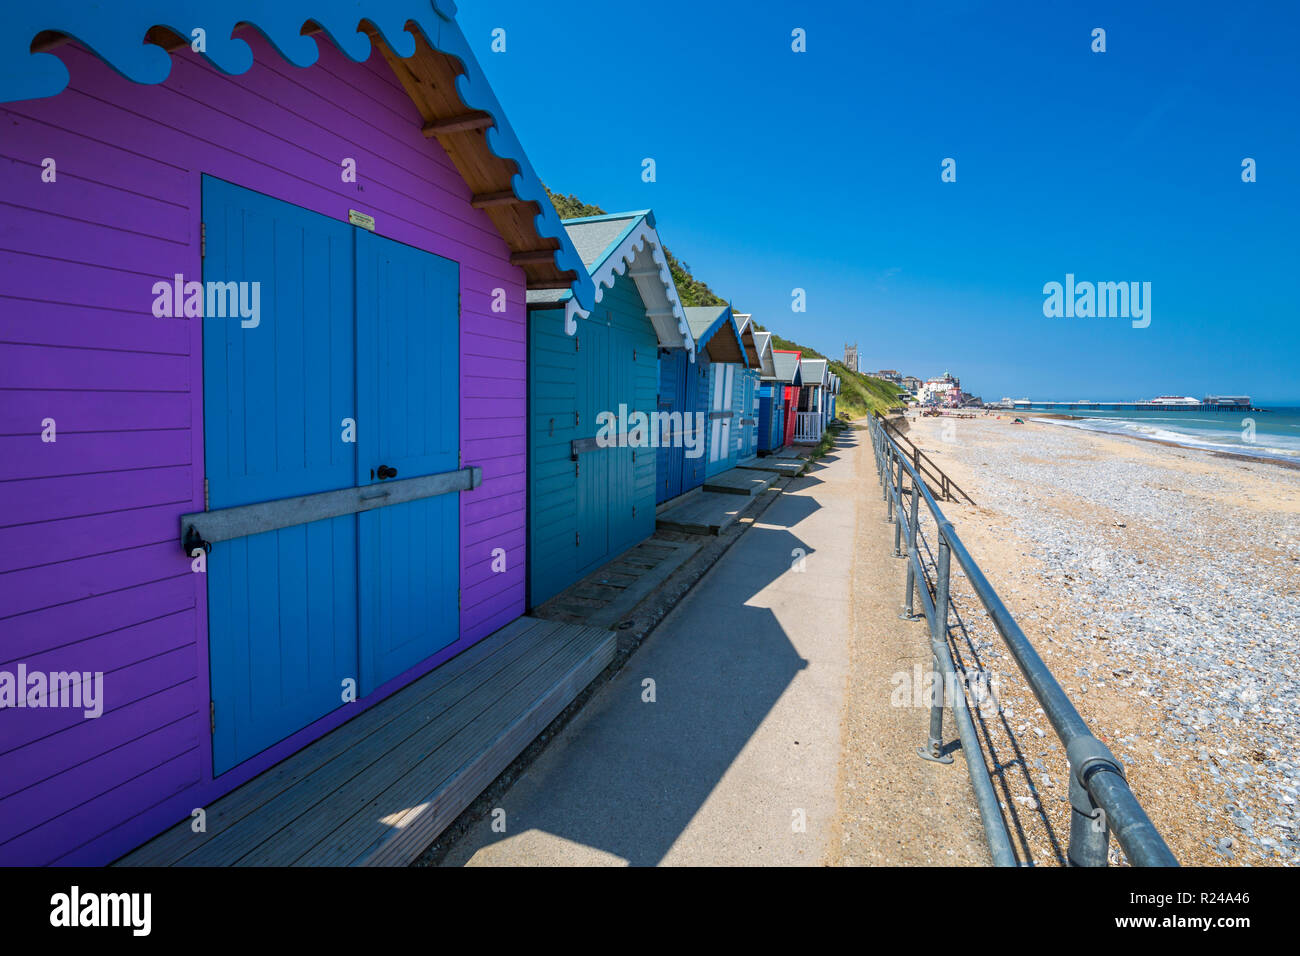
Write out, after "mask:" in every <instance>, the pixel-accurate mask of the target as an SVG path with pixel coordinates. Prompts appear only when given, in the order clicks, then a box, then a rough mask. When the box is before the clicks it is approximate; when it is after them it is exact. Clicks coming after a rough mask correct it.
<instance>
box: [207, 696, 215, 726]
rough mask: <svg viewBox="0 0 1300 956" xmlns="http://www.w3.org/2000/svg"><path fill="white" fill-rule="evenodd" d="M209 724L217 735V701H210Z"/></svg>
mask: <svg viewBox="0 0 1300 956" xmlns="http://www.w3.org/2000/svg"><path fill="white" fill-rule="evenodd" d="M208 724H209V725H210V726H211V728H212V732H213V733H214V734H215V733H216V732H217V702H216V701H215V700H210V701H208Z"/></svg>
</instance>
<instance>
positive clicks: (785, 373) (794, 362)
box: [772, 349, 803, 385]
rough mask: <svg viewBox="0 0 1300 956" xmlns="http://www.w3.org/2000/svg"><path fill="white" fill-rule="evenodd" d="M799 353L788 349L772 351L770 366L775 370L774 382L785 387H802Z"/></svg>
mask: <svg viewBox="0 0 1300 956" xmlns="http://www.w3.org/2000/svg"><path fill="white" fill-rule="evenodd" d="M800 355H801V353H799V352H792V351H789V350H788V349H773V350H772V365H773V366H775V368H776V380H777V381H778V382H781V383H782V384H785V385H802V384H803V368H802V363H801V362H800V358H799V357H800Z"/></svg>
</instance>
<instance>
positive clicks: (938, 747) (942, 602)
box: [868, 415, 1178, 866]
mask: <svg viewBox="0 0 1300 956" xmlns="http://www.w3.org/2000/svg"><path fill="white" fill-rule="evenodd" d="M868 422H869V424H868V428H869V431H870V435H871V440H872V445H873V448H874V450H875V456H876V472H877V475H878V476H879V478H880V483H881V489H882V492H881V497H882V499H883V500H884V501H885V502H886V504H887V509H888V520H889V521H890V522H892V523H893V525H894V555H895V556H896V557H903V558H906V559H907V583H906V585H905V592H904V595H905V596H904V610H903V615H902V616H903V617H904V618H905V619H907V620H916V619H917V617H916V615H915V614H914V613H913V609H914V607H915V603H916V600H917V599H919V600H920V603H921V607H922V609H923V611H924V613H925V618H926V620H927V621H928V622H929V626H930V650H931V652H932V654H933V656H934V667H935V671H936V673H937V674H941V675H943V678H944V680H943V684H942V686H943V687H944V688H948V687H952V688H955V690H954V692H953V693H952V694H951V695H950V696H951V707H952V710H953V719H954V722H955V723H956V725H957V733H958V736H959V738H960V739H961V749H962V753H963V754H964V755H965V757H966V765H967V767H968V768H969V771H970V779H971V787H972V789H973V790H974V791H975V801H976V804H977V807H978V809H979V814H980V819H981V821H982V822H983V824H984V832H985V836H986V838H987V839H988V844H989V850H990V852H991V853H992V854H993V862H994V864H996V865H998V866H1015V865H1016V855H1015V851H1014V849H1013V848H1012V844H1011V836H1010V833H1009V832H1008V830H1007V825H1006V821H1005V820H1004V819H1003V816H1002V813H1001V808H1000V806H999V803H998V798H997V795H996V793H995V792H994V789H993V781H992V778H991V776H990V774H989V770H988V767H987V765H986V764H985V762H984V752H983V749H982V748H981V747H980V745H979V740H978V738H977V737H976V734H975V725H974V722H973V720H972V719H971V714H970V708H969V705H968V703H967V701H966V692H965V680H964V678H965V674H963V675H962V677H963V680H960V681H959V680H958V679H957V678H958V674H957V665H956V663H955V662H954V659H953V655H952V651H951V648H950V647H949V644H948V616H949V615H948V612H949V594H948V589H949V575H950V571H951V563H952V558H953V556H954V555H955V556H956V558H957V563H958V565H959V566H960V567H961V569H962V570H963V571H964V572H965V573H966V578H967V580H968V581H969V582H970V585H971V587H972V588H973V589H974V591H975V594H976V595H977V596H978V597H979V599H980V601H981V603H982V604H983V605H984V608H985V610H986V611H988V614H989V618H990V619H991V620H992V622H993V625H994V627H996V628H997V631H998V633H999V634H1000V635H1001V636H1002V640H1003V641H1004V642H1005V643H1006V646H1007V649H1008V650H1009V651H1010V652H1011V656H1012V657H1013V658H1015V661H1016V664H1017V665H1018V666H1019V668H1020V671H1021V673H1022V674H1024V676H1025V680H1026V682H1027V683H1028V684H1029V688H1030V690H1031V691H1032V692H1033V695H1034V697H1035V698H1036V699H1037V700H1038V704H1039V706H1041V707H1042V708H1043V713H1044V715H1045V716H1046V718H1047V720H1048V721H1049V722H1050V723H1051V725H1052V728H1053V729H1054V730H1055V731H1056V734H1057V736H1058V737H1059V738H1060V740H1061V743H1062V744H1063V745H1064V746H1065V753H1066V759H1067V760H1068V761H1069V765H1070V782H1069V786H1070V808H1071V809H1070V843H1069V849H1068V851H1067V853H1066V857H1067V860H1068V862H1069V863H1070V865H1071V866H1105V865H1106V864H1107V862H1108V861H1107V849H1108V846H1109V841H1110V835H1111V833H1114V834H1115V838H1116V840H1117V841H1118V842H1119V845H1120V846H1121V847H1123V849H1124V853H1125V854H1126V855H1127V856H1128V859H1129V860H1130V861H1131V862H1132V863H1133V864H1134V865H1136V866H1177V865H1178V861H1177V859H1175V857H1174V855H1173V853H1172V852H1171V851H1170V849H1169V847H1168V846H1167V845H1166V844H1165V841H1164V838H1163V837H1161V836H1160V832H1159V831H1158V830H1157V829H1156V828H1155V824H1153V823H1152V822H1151V820H1150V818H1149V817H1148V816H1147V814H1146V811H1144V810H1143V809H1142V806H1141V804H1139V803H1138V801H1137V797H1135V796H1134V795H1133V791H1132V790H1131V789H1129V785H1128V781H1127V780H1126V779H1125V777H1124V767H1123V765H1122V764H1121V763H1120V762H1119V760H1118V759H1116V758H1115V756H1114V755H1113V754H1112V753H1111V752H1110V750H1109V749H1108V748H1107V747H1106V745H1105V744H1103V743H1102V742H1101V741H1100V740H1098V739H1097V738H1096V737H1095V736H1093V734H1092V732H1091V731H1090V730H1089V729H1088V725H1087V723H1086V722H1085V721H1084V719H1083V717H1082V715H1080V713H1079V711H1078V710H1076V709H1075V706H1074V704H1072V703H1071V702H1070V699H1069V697H1067V696H1066V694H1065V690H1064V689H1063V688H1062V687H1061V685H1060V684H1059V683H1057V680H1056V678H1055V677H1053V676H1052V672H1051V671H1050V670H1048V667H1047V665H1046V664H1045V663H1044V662H1043V659H1042V658H1041V657H1040V656H1039V655H1038V652H1037V651H1036V650H1034V647H1033V645H1032V644H1031V643H1030V642H1029V639H1028V638H1027V637H1026V636H1025V633H1024V631H1022V630H1021V629H1020V625H1019V624H1017V623H1016V622H1015V619H1014V618H1013V617H1012V616H1011V612H1010V611H1009V610H1007V606H1006V605H1005V604H1003V603H1002V599H1001V598H999V597H998V595H997V592H996V591H994V590H993V585H991V584H990V583H989V581H988V578H986V577H985V576H984V573H983V572H982V571H981V570H980V568H979V565H977V564H976V563H975V559H974V558H973V557H971V554H970V552H969V551H967V550H966V547H965V545H963V544H962V543H961V539H960V538H958V537H957V532H956V531H955V530H954V529H953V526H952V524H951V523H949V521H948V519H947V518H945V517H944V515H943V512H942V511H941V510H940V509H939V506H938V504H936V503H935V500H934V497H933V496H932V495H931V494H930V491H929V489H928V488H926V486H925V482H924V481H923V480H922V479H921V477H920V475H919V474H918V472H917V469H916V468H915V467H914V466H913V464H912V462H911V461H910V460H909V456H908V454H907V453H906V452H905V451H903V449H902V448H901V447H900V446H899V445H898V443H897V442H896V441H895V440H894V438H893V437H892V436H891V435H890V434H889V432H888V431H887V430H886V429H885V428H884V427H883V426H882V421H881V419H880V418H878V417H877V416H874V415H872V416H870V418H869V419H868ZM904 476H907V478H909V479H910V489H907V490H908V495H907V499H910V500H907V499H905V497H904V492H905V488H904ZM922 499H924V501H925V506H926V508H927V509H929V512H930V515H931V517H932V518H933V519H934V523H935V528H936V537H937V539H938V540H937V554H935V556H934V561H933V564H934V582H933V584H931V582H930V579H929V577H928V576H927V572H926V566H925V565H924V564H923V563H922V561H921V551H920V548H921V546H923V545H924V546H925V547H926V550H927V551H930V548H929V544H928V543H927V542H926V541H925V540H924V537H923V535H922V533H921V530H920V522H919V517H920V512H919V507H920V502H921V500H922ZM904 546H905V547H906V550H904ZM944 697H945V694H944V693H943V692H942V691H938V692H936V693H934V694H933V695H932V698H931V707H930V732H929V739H928V741H927V743H926V746H925V747H924V748H921V747H918V748H917V750H918V753H919V754H920V756H922V757H924V758H926V759H928V760H935V761H938V762H942V763H950V762H951V761H952V758H951V757H950V756H946V755H945V754H944V750H943V738H942V734H943V708H944Z"/></svg>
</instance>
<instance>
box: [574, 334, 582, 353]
mask: <svg viewBox="0 0 1300 956" xmlns="http://www.w3.org/2000/svg"><path fill="white" fill-rule="evenodd" d="M573 351H575V352H581V351H582V336H581V335H575V336H574V337H573Z"/></svg>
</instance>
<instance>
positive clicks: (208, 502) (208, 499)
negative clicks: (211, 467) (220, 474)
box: [203, 478, 212, 511]
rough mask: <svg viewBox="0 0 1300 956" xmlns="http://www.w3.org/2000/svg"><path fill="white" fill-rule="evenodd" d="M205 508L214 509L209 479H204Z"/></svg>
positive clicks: (206, 509) (207, 509)
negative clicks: (209, 489)
mask: <svg viewBox="0 0 1300 956" xmlns="http://www.w3.org/2000/svg"><path fill="white" fill-rule="evenodd" d="M203 510H204V511H211V510H212V496H211V495H210V494H209V493H208V479H206V478H204V479H203Z"/></svg>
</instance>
